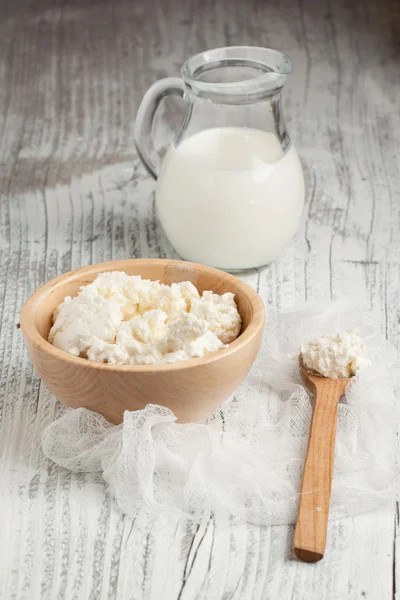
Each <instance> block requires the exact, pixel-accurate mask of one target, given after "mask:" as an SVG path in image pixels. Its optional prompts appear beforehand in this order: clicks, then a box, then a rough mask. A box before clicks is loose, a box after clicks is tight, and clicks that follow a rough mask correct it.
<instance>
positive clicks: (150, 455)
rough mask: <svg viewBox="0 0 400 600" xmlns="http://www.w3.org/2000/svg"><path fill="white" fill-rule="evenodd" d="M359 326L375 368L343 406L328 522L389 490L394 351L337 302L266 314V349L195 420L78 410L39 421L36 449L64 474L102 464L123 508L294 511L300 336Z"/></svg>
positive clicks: (255, 514)
mask: <svg viewBox="0 0 400 600" xmlns="http://www.w3.org/2000/svg"><path fill="white" fill-rule="evenodd" d="M350 328H357V329H358V331H359V333H360V335H361V337H362V338H363V341H364V343H365V344H366V346H367V350H368V353H369V357H370V359H371V362H372V366H371V367H368V368H367V369H365V370H364V371H362V372H361V373H360V374H359V375H358V376H357V377H355V378H354V379H353V380H352V382H351V384H350V385H349V386H348V388H347V390H346V396H345V398H344V399H342V401H341V402H340V405H339V416H338V427H337V437H336V449H335V465H334V473H333V485H332V497H331V512H330V515H331V517H332V518H337V517H343V516H347V515H354V514H356V513H360V512H364V511H367V510H371V509H373V508H375V507H377V506H379V505H380V504H382V503H383V502H385V501H386V500H389V499H390V498H391V497H394V476H395V470H396V468H395V458H396V418H395V414H396V412H395V394H394V379H395V373H396V372H395V370H394V365H395V361H396V352H395V350H394V349H393V348H392V347H391V346H390V345H389V344H388V343H387V342H386V341H385V340H384V339H383V338H381V337H380V336H379V335H378V334H377V332H376V331H375V328H374V325H373V321H372V320H371V319H370V318H369V317H368V316H366V315H364V314H363V313H360V311H359V310H350V309H348V308H346V307H344V306H343V303H342V304H336V305H331V306H329V307H328V308H327V307H324V308H323V309H316V308H315V307H314V308H313V309H307V308H305V309H304V310H296V311H294V312H288V313H284V314H281V315H280V316H279V317H276V318H273V317H272V316H271V315H268V318H267V326H266V328H265V332H264V339H263V347H262V351H261V352H260V355H259V357H258V360H257V363H256V365H255V367H254V368H253V370H252V372H251V373H250V375H249V377H248V378H247V380H246V382H245V383H244V384H243V385H242V386H241V388H240V389H239V390H238V391H237V393H236V394H235V395H234V397H233V398H232V399H231V401H229V402H227V403H225V405H224V406H223V407H222V408H221V409H220V410H218V412H216V413H215V414H214V415H212V416H211V417H210V418H209V419H207V420H206V421H204V422H202V423H190V424H178V423H176V420H175V417H174V415H173V413H172V412H171V411H170V410H168V409H166V408H163V407H161V406H157V405H156V403H157V398H154V404H151V405H148V406H147V407H146V408H145V409H144V410H141V411H137V412H128V411H127V412H125V416H124V422H123V424H121V425H118V426H115V425H111V424H110V423H108V422H107V421H106V420H105V419H104V418H103V417H101V416H100V415H98V414H95V413H92V412H90V411H88V410H86V409H75V410H72V409H70V410H68V411H67V412H66V413H65V414H64V415H63V416H62V417H61V418H60V419H58V420H57V421H55V422H54V423H52V424H51V425H49V426H48V427H47V429H46V430H45V432H44V434H43V450H44V453H45V454H46V456H47V457H49V458H51V459H52V460H53V461H55V462H56V463H57V464H59V465H61V466H63V467H65V468H67V469H70V470H72V471H102V472H103V476H104V479H105V481H106V482H107V483H108V485H109V487H110V491H111V493H112V495H113V496H114V498H115V500H116V502H117V504H118V506H119V508H120V509H121V510H122V511H123V512H124V513H127V514H128V515H130V516H131V517H135V515H136V514H137V513H138V511H139V510H141V508H143V505H144V506H146V507H147V509H150V511H153V512H155V513H158V514H164V515H168V514H170V515H172V514H175V515H177V516H184V517H189V518H191V519H193V520H196V521H200V520H201V519H202V517H203V516H204V515H205V514H209V513H210V512H213V511H217V510H221V509H222V510H226V511H228V512H229V513H230V514H234V515H236V516H238V517H241V518H243V519H245V520H247V521H248V522H252V523H258V524H262V525H277V524H288V523H293V522H294V521H295V519H296V513H297V506H298V500H299V495H300V487H301V473H302V468H303V463H304V458H305V452H306V448H307V441H308V432H309V426H310V419H311V414H312V404H311V400H310V398H309V395H308V393H307V391H306V390H305V389H304V388H303V387H302V385H301V381H300V378H299V374H298V365H297V361H296V360H295V359H293V355H296V354H297V353H298V350H299V347H300V345H301V344H302V343H307V342H309V341H312V340H315V339H317V338H318V337H320V336H321V335H323V334H334V333H337V332H339V331H344V330H347V329H350Z"/></svg>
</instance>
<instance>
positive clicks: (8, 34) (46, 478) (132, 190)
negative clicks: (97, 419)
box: [0, 0, 400, 600]
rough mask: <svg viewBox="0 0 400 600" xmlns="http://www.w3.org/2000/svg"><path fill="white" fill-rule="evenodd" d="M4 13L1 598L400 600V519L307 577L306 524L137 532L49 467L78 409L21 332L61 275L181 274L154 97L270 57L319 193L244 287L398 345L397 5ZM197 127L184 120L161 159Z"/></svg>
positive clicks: (342, 538) (364, 521) (345, 547)
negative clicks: (46, 442)
mask: <svg viewBox="0 0 400 600" xmlns="http://www.w3.org/2000/svg"><path fill="white" fill-rule="evenodd" d="M0 17H1V18H0V34H1V35H0V50H1V51H0V74H1V81H2V85H1V86H0V131H1V136H0V162H1V169H0V192H1V203H0V244H1V252H0V314H1V330H0V373H1V374H0V410H1V416H0V419H1V420H0V456H1V462H0V469H1V482H2V483H1V487H0V514H1V515H2V535H1V539H2V543H1V544H0V570H1V571H0V597H1V598H2V599H4V600H13V599H15V600H23V599H27V600H28V599H29V600H36V599H39V598H40V599H42V598H43V599H47V598H48V599H51V600H54V599H55V598H57V599H62V598H66V599H67V600H70V599H74V600H75V599H77V600H78V599H79V600H81V599H82V598H90V599H91V600H97V599H103V598H104V599H105V598H118V600H120V599H122V600H125V599H127V600H133V599H135V600H138V599H142V598H143V599H151V600H153V599H157V600H158V599H159V598H167V599H168V600H175V599H179V600H192V599H193V598H196V599H200V598H201V599H204V598H211V599H213V600H214V599H217V598H224V600H227V599H228V598H229V599H239V598H240V599H247V598H259V599H262V600H265V599H267V600H277V599H278V598H279V599H283V600H286V599H294V600H303V599H307V600H336V599H337V600H343V598H349V599H350V600H356V599H357V600H360V599H361V600H362V599H363V598H369V599H370V600H389V599H390V598H392V597H393V595H394V592H396V591H397V595H398V590H399V585H397V588H395V587H394V582H396V581H397V583H398V577H399V576H398V571H395V572H394V567H395V559H396V557H397V558H398V557H399V556H400V552H399V542H398V540H399V535H398V530H399V528H398V514H397V513H395V511H394V510H393V508H392V507H387V508H385V509H382V510H381V511H379V512H377V513H374V514H373V515H362V516H359V517H357V518H354V519H346V520H341V521H335V522H332V523H330V526H329V530H328V541H327V551H326V552H327V556H326V558H325V560H324V561H321V562H320V563H318V564H316V565H306V564H301V563H299V562H297V561H295V560H293V559H292V554H291V547H292V544H293V530H292V528H287V527H274V528H258V527H255V526H246V525H244V524H242V523H239V522H237V521H236V520H235V519H234V518H229V517H227V516H226V515H218V514H216V515H213V516H212V517H210V519H209V520H207V521H205V522H204V523H202V524H201V525H200V526H192V525H191V524H188V523H186V522H183V521H178V522H173V521H170V522H168V523H165V522H162V521H160V520H159V519H158V518H156V517H151V516H150V515H146V514H143V515H142V516H141V518H140V519H136V520H135V521H134V522H130V521H129V520H128V519H126V518H124V517H122V516H121V515H120V514H119V513H118V512H117V511H116V510H115V507H114V505H113V503H112V501H111V500H110V498H109V496H108V493H107V490H106V488H105V486H104V484H103V482H102V480H101V478H100V477H99V476H98V475H97V474H91V473H89V474H86V475H76V474H73V473H69V472H67V471H65V470H63V469H59V468H57V467H55V466H54V465H53V464H52V463H50V462H49V461H48V460H47V459H46V458H45V457H44V456H43V454H42V452H41V449H40V438H41V432H42V431H43V428H44V427H45V426H46V425H47V424H48V423H50V422H51V421H52V420H53V419H54V418H56V417H57V416H59V415H60V414H61V413H62V411H63V408H62V406H61V405H60V404H57V403H55V402H54V400H53V398H52V397H51V395H50V394H49V392H48V391H47V390H46V389H45V388H44V386H41V385H40V383H39V380H38V378H37V377H36V376H35V375H34V373H33V369H32V366H31V364H30V361H29V359H28V357H27V355H26V353H25V351H24V347H23V341H22V336H21V332H20V330H19V329H18V328H17V325H18V314H19V310H20V308H21V306H22V304H23V303H24V301H25V300H26V298H27V297H28V296H29V295H30V294H31V293H32V292H33V291H34V290H35V289H36V288H37V287H38V286H39V285H40V284H42V283H43V282H44V281H47V280H49V279H51V278H52V277H55V276H57V275H58V274H60V273H62V272H65V271H67V270H70V269H74V268H77V267H80V266H82V265H87V264H90V263H94V262H101V261H103V260H110V259H118V258H121V259H123V258H127V257H139V256H145V257H146V256H149V257H159V256H161V257H164V256H167V257H175V254H174V252H173V250H172V249H171V247H170V246H169V245H168V243H167V242H166V240H165V239H164V237H163V236H162V234H161V232H160V231H159V228H158V224H157V221H156V218H155V210H154V199H153V192H154V184H153V182H152V181H150V179H149V177H148V176H147V175H146V173H145V172H144V170H143V168H142V167H141V166H140V164H139V161H138V159H137V156H136V155H135V151H134V144H133V123H134V118H135V113H136V110H137V107H138V105H139V101H140V99H141V97H142V95H143V93H144V91H145V90H146V89H147V87H148V86H149V85H150V84H151V83H152V82H154V81H155V80H156V79H158V78H160V77H164V76H167V75H176V74H177V73H178V70H179V67H180V65H181V63H182V62H183V60H184V59H185V58H187V57H188V56H189V55H191V54H193V53H195V52H198V51H201V50H204V49H205V48H211V47H215V46H220V45H224V44H240V43H244V44H246V43H250V44H259V45H264V46H271V47H275V48H277V49H280V50H282V51H286V52H287V53H288V54H289V55H290V56H291V57H292V59H293V63H294V73H293V76H292V78H291V80H290V82H289V83H288V86H287V89H286V88H285V93H284V107H285V117H286V121H287V125H288V129H289V132H290V134H291V135H292V137H293V139H294V141H295V142H296V146H297V148H298V150H299V154H300V156H301V159H302V161H303V164H304V169H305V175H306V184H307V188H308V197H307V206H306V212H305V216H304V220H303V223H302V225H301V228H300V230H299V233H298V235H297V237H296V240H295V241H294V243H293V244H292V245H291V246H290V247H289V248H288V249H287V250H286V252H285V253H284V255H283V256H282V257H281V258H280V259H279V260H278V261H277V262H275V263H274V264H272V265H271V266H270V267H268V268H267V269H265V270H263V271H260V272H257V271H255V272H254V273H252V274H249V275H247V276H246V281H247V282H248V283H250V284H251V285H252V286H253V287H254V288H255V289H258V290H259V291H260V293H261V295H262V297H263V299H264V301H265V303H266V304H267V306H269V307H270V308H271V309H274V310H275V309H276V310H279V309H281V308H284V307H287V306H290V305H293V304H295V303H298V302H302V301H304V300H311V301H322V302H324V301H327V300H329V299H330V298H337V297H339V296H341V295H343V294H351V295H353V296H356V297H358V298H359V299H360V300H361V301H362V302H365V303H366V305H367V306H369V307H370V308H371V310H372V311H373V312H374V313H375V315H376V318H377V320H378V322H379V323H380V325H381V328H382V331H383V332H386V334H387V336H388V338H389V339H390V341H391V342H393V343H394V344H396V345H397V346H398V345H399V342H400V329H399V327H398V319H399V303H398V292H399V287H400V269H399V261H400V253H399V250H400V209H399V206H400V202H399V198H400V180H399V177H398V173H399V171H400V165H399V162H400V160H399V149H398V135H399V115H398V90H399V83H400V81H399V80H400V69H399V24H400V9H399V5H398V2H397V1H396V0H382V2H379V3H378V2H374V1H373V0H368V1H365V2H358V1H355V2H348V1H346V0H337V1H335V2H330V1H328V0H322V1H317V0H298V2H293V1H292V0H282V1H281V2H279V3H277V2H272V0H267V1H261V0H250V1H248V2H242V1H241V0H234V1H232V0H231V1H228V0H219V1H218V2H217V3H215V2H211V0H201V1H200V0H193V1H192V2H186V3H185V2H178V1H176V0H162V1H161V0H154V2H152V3H149V2H145V0H135V1H134V2H132V1H130V0H125V1H124V0H119V1H115V2H106V1H105V0H79V1H78V0H68V1H67V0H32V1H29V2H27V1H26V0H14V1H13V2H9V1H6V0H1V2H0ZM180 109H181V107H180V105H179V103H178V102H172V101H170V102H165V106H164V115H163V114H161V115H160V118H159V119H158V122H157V126H156V134H157V135H156V138H157V143H158V144H159V145H160V146H162V145H164V144H165V143H166V141H167V140H168V138H169V137H170V136H171V133H172V130H173V129H174V127H176V126H177V124H178V122H179V119H180V116H181V112H180ZM163 116H164V117H168V119H169V121H168V122H169V125H167V124H166V123H165V121H162V117H163ZM395 528H396V529H395ZM395 532H396V544H395V543H394V542H395ZM3 540H6V543H4V541H3ZM395 547H397V552H396V553H395V550H394V548H395ZM328 557H329V558H328Z"/></svg>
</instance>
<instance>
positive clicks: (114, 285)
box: [49, 271, 241, 365]
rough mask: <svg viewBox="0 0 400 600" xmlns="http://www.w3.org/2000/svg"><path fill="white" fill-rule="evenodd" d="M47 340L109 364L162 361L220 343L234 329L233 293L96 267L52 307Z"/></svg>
mask: <svg viewBox="0 0 400 600" xmlns="http://www.w3.org/2000/svg"><path fill="white" fill-rule="evenodd" d="M53 323H54V324H53V327H52V328H51V330H50V334H49V342H50V343H51V344H53V345H54V346H56V347H57V348H60V350H64V351H65V352H68V353H69V354H73V355H74V356H81V357H84V358H88V359H89V360H92V361H97V362H103V363H111V364H131V365H135V364H136V365H144V364H162V363H169V362H175V361H178V360H187V359H189V358H194V357H198V356H204V355H206V354H209V353H210V352H215V351H216V350H219V349H220V348H225V347H226V345H227V344H229V343H230V342H232V341H233V340H234V339H235V338H236V337H237V336H238V335H239V333H240V327H241V318H240V315H239V312H238V310H237V306H236V303H235V300H234V295H233V294H231V293H225V294H222V295H218V294H214V293H213V292H211V291H205V292H203V294H202V295H200V294H199V292H198V290H197V289H196V287H195V286H194V285H193V284H192V283H191V282H190V281H184V282H181V283H173V284H171V285H170V286H169V285H165V284H162V283H160V282H159V281H150V280H148V279H142V278H141V277H140V276H130V275H127V274H126V273H124V272H120V271H114V272H112V273H102V274H100V275H98V277H97V278H96V279H95V280H94V281H93V282H92V283H90V284H89V285H86V286H83V287H82V288H81V289H80V292H79V294H78V295H77V296H76V297H75V298H71V297H69V296H68V297H67V298H65V299H64V302H62V303H61V304H60V305H59V306H58V307H57V309H56V310H55V312H54V316H53Z"/></svg>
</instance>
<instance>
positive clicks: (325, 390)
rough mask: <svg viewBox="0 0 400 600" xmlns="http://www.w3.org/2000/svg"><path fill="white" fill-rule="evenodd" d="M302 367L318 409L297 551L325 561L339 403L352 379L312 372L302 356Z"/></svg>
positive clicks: (305, 477) (306, 466)
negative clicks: (313, 373)
mask: <svg viewBox="0 0 400 600" xmlns="http://www.w3.org/2000/svg"><path fill="white" fill-rule="evenodd" d="M299 367H300V372H301V378H302V380H303V383H304V385H305V386H306V388H307V389H308V390H309V391H310V392H311V393H312V394H313V395H314V408H313V416H312V421H311V427H310V434H309V438H308V448H307V454H306V460H305V464H304V470H303V479H302V484H301V496H300V502H299V511H298V515H297V522H296V528H295V533H294V553H295V555H296V556H297V557H298V558H300V560H303V561H305V562H310V563H314V562H318V561H319V560H321V559H322V558H323V556H324V552H325V546H326V534H327V529H328V519H329V504H330V499H331V488H332V474H333V461H334V456H335V440H336V423H337V415H338V405H339V400H340V398H341V397H342V396H343V395H344V393H345V391H346V386H347V385H348V383H349V381H350V380H349V379H328V378H327V377H318V376H315V375H312V374H311V373H309V372H308V371H307V369H306V368H305V366H304V364H303V359H302V358H301V357H300V364H299Z"/></svg>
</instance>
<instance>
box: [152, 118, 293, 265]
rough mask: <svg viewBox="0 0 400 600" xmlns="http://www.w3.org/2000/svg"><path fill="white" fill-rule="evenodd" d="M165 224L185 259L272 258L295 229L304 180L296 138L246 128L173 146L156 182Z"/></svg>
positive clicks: (233, 261)
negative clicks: (285, 144) (286, 141)
mask: <svg viewBox="0 0 400 600" xmlns="http://www.w3.org/2000/svg"><path fill="white" fill-rule="evenodd" d="M156 202H157V209H158V214H159V218H160V221H161V224H162V226H163V228H164V231H165V233H166V235H167V237H168V238H169V240H170V242H171V243H172V245H173V246H174V248H175V249H176V251H177V252H178V253H179V254H180V255H181V256H182V257H183V258H185V259H187V260H191V261H195V262H200V263H204V264H207V265H212V266H215V267H219V268H221V269H225V270H229V271H236V270H241V269H248V268H251V267H260V266H263V265H266V264H267V263H269V262H271V261H273V260H274V259H275V258H276V257H277V256H278V255H279V253H280V252H281V251H282V249H283V248H284V246H285V245H286V244H287V242H288V241H289V240H290V239H291V238H292V237H293V236H294V234H295V232H296V229H297V227H298V224H299V220H300V217H301V213H302V210H303V204H304V179H303V172H302V168H301V164H300V161H299V158H298V155H297V152H296V150H295V148H294V146H293V145H290V146H289V148H288V149H287V151H286V152H284V151H283V149H282V145H281V144H280V142H279V140H278V138H277V137H276V135H275V134H274V133H271V132H264V131H262V130H259V129H251V128H245V127H243V128H242V127H217V128H212V129H205V130H202V131H200V132H199V133H195V134H194V135H191V136H190V137H187V138H185V139H183V140H182V141H180V143H179V144H178V145H177V146H175V145H174V144H173V145H171V147H170V148H169V150H168V152H167V154H166V157H165V159H164V161H163V164H162V167H161V171H160V174H159V178H158V181H157V189H156Z"/></svg>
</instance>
